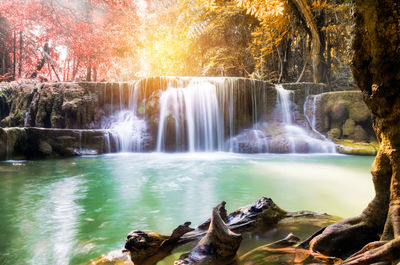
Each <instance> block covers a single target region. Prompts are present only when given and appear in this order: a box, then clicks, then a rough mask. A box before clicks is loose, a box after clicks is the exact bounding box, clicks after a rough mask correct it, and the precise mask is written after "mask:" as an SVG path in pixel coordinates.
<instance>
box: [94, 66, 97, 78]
mask: <svg viewBox="0 0 400 265" xmlns="http://www.w3.org/2000/svg"><path fill="white" fill-rule="evenodd" d="M93 81H94V82H96V81H97V67H96V66H94V67H93Z"/></svg>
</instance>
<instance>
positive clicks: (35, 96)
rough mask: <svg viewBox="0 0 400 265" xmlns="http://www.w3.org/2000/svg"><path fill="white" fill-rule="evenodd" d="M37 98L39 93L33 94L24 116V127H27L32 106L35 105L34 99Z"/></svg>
mask: <svg viewBox="0 0 400 265" xmlns="http://www.w3.org/2000/svg"><path fill="white" fill-rule="evenodd" d="M38 96H39V93H36V92H34V94H33V97H32V100H31V102H30V103H29V105H28V107H27V109H26V111H25V116H24V127H29V125H30V124H29V116H30V115H31V109H32V104H35V100H36V98H37V97H38Z"/></svg>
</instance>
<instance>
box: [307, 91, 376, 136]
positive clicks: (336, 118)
mask: <svg viewBox="0 0 400 265" xmlns="http://www.w3.org/2000/svg"><path fill="white" fill-rule="evenodd" d="M305 112H306V113H307V115H308V116H309V117H313V123H314V124H313V126H314V128H315V129H316V130H317V131H319V132H320V133H322V134H324V135H326V136H328V137H329V138H330V139H337V140H352V141H356V142H367V143H368V142H374V141H376V136H375V133H374V131H373V129H372V120H371V114H370V111H369V110H368V107H367V105H366V104H365V103H364V101H363V97H362V94H361V92H359V91H340V92H328V93H322V94H319V95H316V96H313V97H311V98H309V99H308V100H307V101H306V104H305Z"/></svg>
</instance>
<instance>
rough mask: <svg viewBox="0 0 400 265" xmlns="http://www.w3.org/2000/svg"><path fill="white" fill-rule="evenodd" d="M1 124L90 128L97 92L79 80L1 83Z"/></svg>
mask: <svg viewBox="0 0 400 265" xmlns="http://www.w3.org/2000/svg"><path fill="white" fill-rule="evenodd" d="M2 94H3V96H2V97H1V99H0V118H1V121H0V126H1V127H42V128H82V129H83V128H91V127H93V125H94V123H96V122H98V119H99V116H98V115H97V113H98V111H99V105H98V95H97V94H96V93H92V92H91V91H90V90H88V89H87V88H85V87H84V86H82V85H80V84H77V83H21V84H18V83H10V84H8V85H7V86H3V87H2Z"/></svg>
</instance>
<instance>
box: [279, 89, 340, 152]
mask: <svg viewBox="0 0 400 265" xmlns="http://www.w3.org/2000/svg"><path fill="white" fill-rule="evenodd" d="M275 89H276V91H277V108H279V109H280V112H281V119H282V123H283V124H282V128H283V133H284V134H285V138H286V139H287V143H288V151H289V152H290V153H296V152H305V151H306V152H312V153H317V152H318V153H334V152H336V151H335V150H336V148H335V144H334V143H333V142H331V141H329V140H328V139H326V138H325V137H321V136H320V135H318V137H319V138H320V139H318V138H316V137H315V136H314V135H311V134H310V133H308V132H307V131H306V130H305V129H304V128H303V127H300V126H298V125H296V124H294V119H293V115H292V113H293V109H292V106H293V103H292V100H291V97H292V95H293V91H289V90H286V89H284V87H283V86H282V85H281V84H277V85H275ZM310 126H311V128H313V127H312V126H313V125H312V123H311V124H310Z"/></svg>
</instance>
